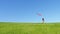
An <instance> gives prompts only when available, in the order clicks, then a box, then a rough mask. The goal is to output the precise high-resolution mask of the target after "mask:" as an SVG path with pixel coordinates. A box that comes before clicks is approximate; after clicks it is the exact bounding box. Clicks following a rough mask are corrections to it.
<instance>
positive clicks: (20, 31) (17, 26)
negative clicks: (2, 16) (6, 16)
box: [0, 22, 60, 34]
mask: <svg viewBox="0 0 60 34" xmlns="http://www.w3.org/2000/svg"><path fill="white" fill-rule="evenodd" d="M0 34H60V23H47V24H41V23H6V22H5V23H4V22H0Z"/></svg>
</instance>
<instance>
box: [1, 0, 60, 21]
mask: <svg viewBox="0 0 60 34" xmlns="http://www.w3.org/2000/svg"><path fill="white" fill-rule="evenodd" d="M37 13H41V14H42V15H43V16H44V18H45V22H59V21H60V0H0V22H41V18H42V17H41V16H38V15H37Z"/></svg>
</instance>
